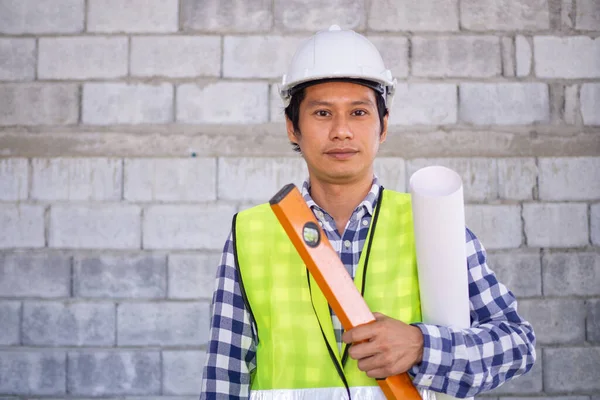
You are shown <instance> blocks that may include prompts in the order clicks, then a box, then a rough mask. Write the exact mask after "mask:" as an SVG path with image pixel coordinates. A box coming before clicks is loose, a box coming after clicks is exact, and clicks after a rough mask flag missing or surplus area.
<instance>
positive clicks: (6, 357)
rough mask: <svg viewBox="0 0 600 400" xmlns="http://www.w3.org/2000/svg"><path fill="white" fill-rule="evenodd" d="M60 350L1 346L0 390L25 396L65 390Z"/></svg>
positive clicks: (65, 364)
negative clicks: (3, 347) (35, 349)
mask: <svg viewBox="0 0 600 400" xmlns="http://www.w3.org/2000/svg"><path fill="white" fill-rule="evenodd" d="M66 367H67V362H66V356H65V353H64V352H63V351H46V350H45V351H32V350H23V351H18V350H7V349H2V350H0V376H1V377H2V379H0V393H3V394H8V395H11V394H14V395H25V396H31V395H33V396H51V395H55V396H56V395H58V396H60V395H64V394H65V387H66V385H65V380H66Z"/></svg>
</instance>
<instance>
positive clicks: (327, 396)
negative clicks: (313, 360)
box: [250, 386, 436, 400]
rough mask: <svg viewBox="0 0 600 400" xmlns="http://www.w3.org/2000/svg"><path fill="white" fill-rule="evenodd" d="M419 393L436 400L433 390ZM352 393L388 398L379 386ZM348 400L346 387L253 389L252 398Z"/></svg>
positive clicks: (358, 398)
mask: <svg viewBox="0 0 600 400" xmlns="http://www.w3.org/2000/svg"><path fill="white" fill-rule="evenodd" d="M419 394H420V395H421V398H422V399H423V400H436V397H435V393H434V392H432V391H431V390H426V389H420V390H419ZM350 395H351V396H352V399H355V400H386V398H385V395H384V394H383V392H382V391H381V390H380V389H379V388H378V387H373V386H362V387H353V388H350ZM283 399H284V400H347V399H348V395H347V394H346V389H344V388H318V389H273V390H253V391H252V392H251V393H250V400H283Z"/></svg>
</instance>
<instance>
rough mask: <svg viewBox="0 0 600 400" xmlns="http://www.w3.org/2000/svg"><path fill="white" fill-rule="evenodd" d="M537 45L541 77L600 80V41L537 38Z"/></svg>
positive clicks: (588, 38)
mask: <svg viewBox="0 0 600 400" xmlns="http://www.w3.org/2000/svg"><path fill="white" fill-rule="evenodd" d="M533 46H534V49H535V51H534V57H535V75H536V76H537V77H539V78H564V79H577V78H598V77H600V63H599V62H598V59H600V38H596V39H592V38H590V37H587V36H567V37H552V36H536V37H534V38H533Z"/></svg>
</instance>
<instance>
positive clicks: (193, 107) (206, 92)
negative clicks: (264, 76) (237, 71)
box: [177, 82, 269, 124]
mask: <svg viewBox="0 0 600 400" xmlns="http://www.w3.org/2000/svg"><path fill="white" fill-rule="evenodd" d="M268 120H269V84H268V83H264V82H216V83H208V84H204V85H197V84H192V83H186V84H182V85H180V86H178V87H177V122H183V123H192V124H197V123H200V124H203V123H206V124H222V123H223V124H245V123H262V122H267V121H268Z"/></svg>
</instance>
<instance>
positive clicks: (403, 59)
mask: <svg viewBox="0 0 600 400" xmlns="http://www.w3.org/2000/svg"><path fill="white" fill-rule="evenodd" d="M367 38H368V39H369V40H370V41H371V43H373V44H374V45H375V47H377V50H379V54H381V58H383V62H384V64H385V67H386V68H387V69H389V70H390V71H392V76H393V77H394V78H406V77H408V60H409V57H408V38H406V37H404V36H371V35H369V36H367Z"/></svg>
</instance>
